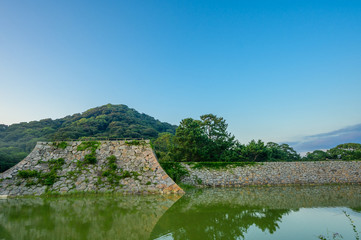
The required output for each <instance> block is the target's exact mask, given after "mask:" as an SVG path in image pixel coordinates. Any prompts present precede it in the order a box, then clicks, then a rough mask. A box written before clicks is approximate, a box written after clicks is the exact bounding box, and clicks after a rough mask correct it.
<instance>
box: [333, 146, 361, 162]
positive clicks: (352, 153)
mask: <svg viewBox="0 0 361 240" xmlns="http://www.w3.org/2000/svg"><path fill="white" fill-rule="evenodd" d="M327 152H328V153H329V154H330V156H331V158H333V159H342V160H359V159H361V144H359V143H344V144H340V145H338V146H336V147H334V148H331V149H330V150H328V151H327Z"/></svg>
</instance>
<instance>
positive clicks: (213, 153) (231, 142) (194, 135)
mask: <svg viewBox="0 0 361 240" xmlns="http://www.w3.org/2000/svg"><path fill="white" fill-rule="evenodd" d="M153 145H154V149H155V152H156V154H157V156H158V158H159V160H160V161H164V162H172V161H175V162H251V163H252V162H276V161H325V160H361V144H359V143H345V144H340V145H338V146H336V147H334V148H331V149H330V150H328V151H321V150H315V151H313V152H311V153H307V155H306V156H304V157H303V158H301V156H300V154H298V153H297V152H296V151H295V150H294V149H293V148H292V147H290V146H289V145H288V144H277V143H274V142H268V143H267V144H266V143H264V142H263V141H261V140H258V141H255V140H252V141H250V142H249V143H248V144H240V143H239V142H238V141H237V140H235V138H234V136H232V135H231V134H230V133H228V132H227V124H226V122H225V120H224V119H223V118H221V117H217V116H215V115H212V114H207V115H203V116H201V117H200V120H194V119H192V118H186V119H183V120H182V121H181V122H180V125H179V127H178V128H177V130H176V133H175V135H173V134H171V133H163V134H160V135H159V137H158V138H157V139H156V140H155V141H153Z"/></svg>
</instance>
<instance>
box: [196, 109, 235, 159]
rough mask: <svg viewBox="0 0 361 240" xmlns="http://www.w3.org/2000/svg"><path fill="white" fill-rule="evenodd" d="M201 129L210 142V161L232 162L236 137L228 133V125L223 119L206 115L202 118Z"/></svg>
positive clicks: (208, 147)
mask: <svg viewBox="0 0 361 240" xmlns="http://www.w3.org/2000/svg"><path fill="white" fill-rule="evenodd" d="M200 118H201V123H200V125H201V128H202V130H203V132H204V134H205V135H206V136H207V137H208V139H209V140H210V141H209V143H208V145H207V150H206V151H207V153H208V158H209V160H210V161H212V160H213V161H230V160H232V159H231V156H232V155H233V154H231V151H232V150H233V149H234V147H235V137H234V136H232V135H231V134H230V133H228V132H227V128H228V124H227V123H226V121H225V120H224V119H223V118H222V117H217V116H216V115H213V114H205V115H202V116H201V117H200Z"/></svg>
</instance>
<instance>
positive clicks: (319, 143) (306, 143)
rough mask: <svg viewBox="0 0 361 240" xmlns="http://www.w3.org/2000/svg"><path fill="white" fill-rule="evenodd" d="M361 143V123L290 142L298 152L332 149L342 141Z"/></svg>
mask: <svg viewBox="0 0 361 240" xmlns="http://www.w3.org/2000/svg"><path fill="white" fill-rule="evenodd" d="M350 142H353V143H361V124H357V125H354V126H350V127H346V128H342V129H339V130H336V131H332V132H328V133H321V134H316V135H311V136H306V137H303V139H301V140H300V141H295V142H288V143H287V144H289V145H290V146H292V147H293V148H294V149H295V150H296V151H298V152H311V151H314V150H320V149H330V148H333V147H335V146H337V145H339V144H342V143H350Z"/></svg>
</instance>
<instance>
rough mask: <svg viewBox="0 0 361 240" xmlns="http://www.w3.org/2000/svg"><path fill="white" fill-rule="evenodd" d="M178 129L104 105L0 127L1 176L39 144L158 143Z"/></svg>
mask: <svg viewBox="0 0 361 240" xmlns="http://www.w3.org/2000/svg"><path fill="white" fill-rule="evenodd" d="M176 128H177V126H174V125H171V124H169V123H164V122H160V121H158V120H156V119H154V118H153V117H151V116H148V115H146V114H141V113H139V112H137V111H136V110H134V109H131V108H128V107H127V106H126V105H111V104H108V105H104V106H101V107H96V108H92V109H89V110H87V111H85V112H84V113H82V114H79V113H78V114H74V115H72V116H67V117H64V118H61V119H56V120H52V119H44V120H40V121H32V122H29V123H19V124H12V125H10V126H7V125H2V124H0V172H2V171H5V170H6V169H8V168H10V167H12V166H14V165H15V164H16V163H18V162H19V161H20V160H22V159H23V158H25V157H26V156H27V155H28V154H29V153H30V151H31V150H32V149H33V148H34V146H35V145H36V142H38V141H55V140H69V139H81V138H87V137H96V138H101V137H105V138H145V139H154V138H157V137H158V134H159V133H162V132H168V133H171V134H174V133H175V129H176Z"/></svg>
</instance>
